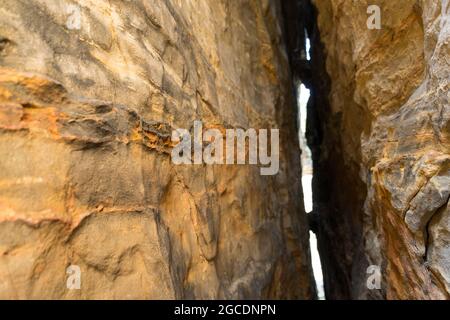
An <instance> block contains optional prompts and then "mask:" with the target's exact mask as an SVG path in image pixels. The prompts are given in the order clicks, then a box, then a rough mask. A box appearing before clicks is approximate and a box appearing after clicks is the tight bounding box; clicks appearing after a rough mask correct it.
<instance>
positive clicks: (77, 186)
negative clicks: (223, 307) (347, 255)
mask: <svg viewBox="0 0 450 320" xmlns="http://www.w3.org/2000/svg"><path fill="white" fill-rule="evenodd" d="M427 10H428V11H427V14H426V15H425V16H426V17H429V19H428V20H427V25H428V26H429V28H434V29H430V30H431V31H430V37H431V35H433V36H435V38H433V39H434V40H433V39H432V38H430V39H429V41H428V42H427V46H428V48H429V49H430V50H431V49H433V50H434V48H437V45H436V44H437V43H439V44H440V47H441V49H440V50H441V53H439V52H435V56H434V58H433V59H434V60H435V61H436V62H434V63H432V64H431V67H432V69H430V76H429V77H428V80H427V82H424V83H425V84H424V85H423V86H422V88H423V93H424V94H426V95H424V94H422V93H421V94H418V95H416V96H417V98H416V99H415V100H411V101H410V104H409V106H405V107H403V108H402V110H405V111H404V112H403V113H396V114H397V116H403V115H404V117H406V116H408V117H409V118H411V119H413V118H416V115H417V114H420V115H423V117H422V119H423V125H422V126H421V127H420V128H422V129H423V130H424V131H423V133H422V135H421V136H422V137H423V140H421V141H422V143H431V141H435V143H434V144H432V145H430V148H429V152H427V153H426V154H424V155H423V156H421V158H420V159H423V161H422V162H418V161H416V160H414V159H409V160H408V159H406V158H405V160H404V161H412V162H414V163H416V164H417V166H416V167H414V168H415V170H422V169H421V168H420V166H419V165H418V164H419V163H423V166H426V168H428V167H429V168H431V167H432V168H433V170H434V171H432V172H431V171H430V172H429V173H428V176H425V175H424V176H423V178H422V180H420V181H419V180H418V181H417V183H418V184H417V186H419V183H423V186H424V187H423V188H422V189H420V190H422V191H421V193H417V197H416V198H415V199H416V200H415V202H411V206H410V208H409V212H410V213H408V216H410V218H408V219H409V220H407V221H411V224H410V225H411V226H414V228H416V229H417V230H416V231H415V233H413V232H412V231H408V230H409V229H407V225H406V224H404V223H403V222H402V221H403V220H398V221H399V223H403V224H402V225H403V228H404V232H409V233H408V234H409V235H411V239H415V238H413V235H414V234H419V233H420V230H422V229H421V228H422V226H423V224H424V223H426V222H425V221H428V220H429V219H430V218H431V217H432V218H433V221H434V223H432V224H431V225H430V235H431V236H430V238H429V239H428V240H426V241H427V243H430V242H433V243H443V242H444V241H446V239H447V238H446V235H445V232H443V231H442V228H444V227H445V221H446V219H447V220H448V217H447V216H446V212H447V213H448V211H445V210H443V209H440V214H439V215H437V214H432V212H431V211H432V209H431V208H428V207H427V208H424V207H423V203H422V202H421V201H420V199H421V198H420V197H428V196H430V197H433V199H434V201H435V202H434V204H433V206H434V207H436V208H442V203H441V202H443V200H442V199H443V197H444V195H442V199H441V198H439V197H438V196H437V195H436V192H438V191H439V190H438V188H439V186H442V185H443V184H445V180H444V179H445V177H446V176H445V172H444V171H443V170H444V169H443V168H444V165H445V163H446V162H445V155H444V154H443V150H442V148H443V146H444V143H447V142H448V140H446V139H447V138H448V136H444V135H440V136H439V141H438V140H433V139H437V136H434V135H433V134H434V132H440V130H437V129H438V127H436V126H439V125H447V128H448V122H447V124H445V123H444V122H443V121H444V120H443V119H445V116H446V114H445V112H444V109H442V103H440V102H439V101H438V100H439V99H444V98H445V97H444V95H438V94H435V93H437V88H436V87H435V84H436V83H437V82H436V81H439V79H438V78H436V77H444V78H445V77H446V76H448V74H447V75H446V74H445V73H444V71H443V70H442V69H440V66H439V63H444V62H445V60H443V59H440V56H442V55H444V54H445V50H444V49H445V47H444V46H443V42H442V41H438V40H439V39H438V38H437V37H436V35H437V33H436V32H434V31H435V29H436V30H438V28H439V23H438V24H437V25H436V23H435V19H437V17H438V16H439V15H438V14H437V13H435V11H434V10H437V8H427ZM0 12H1V15H0V298H7V299H11V298H18V299H27V298H44V299H50V298H57V299H60V298H74V299H87V298H100V299H102V298H137V299H150V298H164V299H165V298H169V299H172V298H208V299H209V298H305V299H306V298H313V297H314V296H315V289H314V285H313V283H312V273H311V267H310V261H309V259H310V258H309V249H308V230H307V223H306V220H305V219H306V218H305V215H304V210H303V205H302V204H301V203H302V199H301V186H300V163H299V159H300V157H299V149H298V141H297V138H296V136H297V134H296V126H295V118H296V115H295V108H294V104H293V103H294V98H293V94H292V91H291V89H290V88H291V76H290V73H289V67H288V59H287V55H286V51H285V48H284V45H283V41H282V31H281V30H282V27H281V26H282V18H281V13H280V12H281V8H280V3H279V2H278V1H256V0H242V1H226V0H220V1H207V0H200V1H184V0H183V1H181V0H158V1H149V0H139V1H118V0H117V1H116V0H113V1H106V0H101V1H97V0H96V1H93V0H79V1H68V0H60V1H45V0H27V1H17V0H6V1H2V2H1V4H0ZM433 14H434V15H435V16H433ZM78 22H80V23H79V24H78ZM417 29H418V31H420V30H422V29H420V28H419V27H417ZM349 36H351V35H349ZM433 41H434V42H433ZM417 43H419V42H417ZM405 45H410V44H409V43H406V44H405ZM414 47H415V45H414ZM415 50H417V52H420V51H421V50H420V48H415ZM409 58H411V59H413V58H414V57H413V56H410V57H408V59H409ZM408 61H409V60H408ZM420 63H422V64H424V59H423V58H422V57H421V59H418V60H417V59H413V60H411V61H409V62H408V63H406V66H405V68H407V70H406V71H408V70H410V69H409V68H411V67H414V68H418V69H420V68H421V65H420ZM387 68H388V66H387ZM387 71H388V70H387ZM406 71H405V72H406ZM370 74H372V75H373V73H369V75H366V78H367V81H366V82H367V83H373V79H371V78H370V77H369V76H370ZM418 76H419V74H418V73H416V72H414V74H413V75H412V77H410V79H408V84H401V87H404V88H405V89H404V90H405V98H406V97H407V96H409V92H407V90H413V89H415V87H416V85H417V84H419V83H420V82H421V81H422V79H418V78H417V77H418ZM398 85H400V84H398ZM408 85H409V86H408ZM365 88H366V87H364V86H363V87H361V88H360V92H361V95H362V96H361V99H363V97H366V95H365V94H366V91H365ZM408 88H409V89H408ZM366 89H367V88H366ZM444 89H445V88H444V87H441V88H440V90H441V91H442V92H444V91H445V90H444ZM367 98H371V99H375V98H373V97H371V96H370V95H368V96H367ZM418 99H424V100H425V101H426V102H427V103H430V101H432V100H430V99H434V100H433V101H435V107H436V108H438V107H439V108H441V112H440V113H437V112H436V113H433V117H435V119H436V120H433V121H431V120H432V119H431V118H428V117H427V113H426V110H431V109H427V108H431V105H428V106H426V105H425V102H423V103H422V102H421V101H420V100H418ZM376 101H377V100H376ZM378 105H382V104H381V101H377V106H378ZM395 106H397V105H395ZM376 108H378V109H377V110H381V107H376ZM392 108H393V107H392ZM392 108H391V109H389V108H385V109H388V110H393V109H392ZM411 108H417V111H418V110H419V108H424V111H423V112H421V113H419V112H414V113H407V110H412V109H411ZM397 109H398V110H399V108H397ZM414 110H415V109H414ZM439 115H440V116H439ZM439 117H440V118H439ZM387 119H389V121H391V123H392V124H395V125H402V126H407V125H408V120H405V121H402V122H399V121H396V120H395V119H394V118H387ZM433 119H434V118H433ZM439 119H440V120H439ZM447 119H448V118H447ZM194 120H202V121H203V124H204V126H205V127H210V128H212V127H214V128H219V129H225V128H250V127H251V128H256V129H258V128H280V171H279V173H278V174H277V175H274V176H261V175H260V173H259V168H258V167H256V166H247V165H241V166H233V165H231V166H225V165H214V166H210V165H191V166H189V165H185V166H182V165H181V166H175V165H173V164H172V162H171V159H170V150H171V148H172V147H173V145H172V143H171V141H170V134H171V131H172V129H174V128H187V129H189V128H191V127H192V125H193V121H194ZM379 120H380V121H379V124H377V125H379V126H381V125H387V124H389V122H386V121H384V122H383V121H381V118H379ZM439 121H440V122H439ZM425 124H429V126H425ZM409 128H410V129H409V130H416V129H415V128H413V127H409ZM433 129H434V131H433ZM392 130H393V131H392V133H391V134H392V135H397V136H398V135H401V133H400V131H398V133H396V132H397V131H395V130H400V128H398V129H396V128H395V127H392ZM356 138H357V137H355V139H356ZM365 139H366V140H365V141H367V144H368V145H370V146H372V147H373V148H376V146H377V145H376V144H374V143H369V141H371V140H374V139H378V138H377V137H375V136H373V137H371V136H370V135H367V136H366V138H365ZM370 139H371V140H370ZM398 139H405V142H404V143H406V145H405V146H403V147H402V148H410V147H409V144H408V141H416V142H417V140H408V137H407V136H406V135H404V136H399V138H398ZM358 141H359V140H358ZM380 143H381V141H380ZM381 145H382V144H380V146H381ZM403 145H404V144H403ZM393 147H394V145H392V146H391V148H393ZM411 147H412V146H411ZM438 147H440V148H441V149H439V148H438ZM377 150H378V149H377ZM389 150H392V151H391V152H396V151H395V150H394V149H389ZM405 151H406V149H405ZM431 152H435V153H439V155H440V156H439V157H430V156H431V155H432V154H431ZM397 154H398V152H397ZM374 155H375V154H374ZM419 156H420V155H419V154H417V157H419ZM425 156H428V158H425ZM418 159H419V158H418ZM425 159H429V162H432V163H430V164H428V163H427V162H425ZM439 159H440V160H439ZM380 160H381V159H380ZM366 161H370V159H367V160H366ZM395 163H396V164H397V165H398V164H399V162H395ZM378 168H379V169H378V172H379V173H378V176H377V177H378V179H383V177H387V178H389V177H391V178H390V179H394V178H395V177H394V176H389V175H385V176H383V175H382V172H385V171H386V170H388V168H389V166H387V164H384V167H382V165H381V163H380V164H379V165H378ZM383 168H386V169H383ZM430 170H431V169H430ZM407 177H410V178H412V176H411V175H408V176H407ZM427 177H429V178H427ZM431 177H435V178H434V180H431ZM395 179H396V181H398V183H399V185H398V188H399V189H398V191H399V192H400V191H401V194H402V195H403V194H404V192H403V190H400V189H401V188H402V187H401V185H400V184H401V183H403V182H402V181H403V180H402V179H400V177H397V178H395ZM380 181H381V180H380ZM425 181H428V184H424V183H425ZM374 183H375V181H374ZM377 185H380V184H374V187H375V186H377ZM408 185H409V186H411V187H412V186H413V184H412V183H411V184H408ZM383 190H384V189H383ZM396 190H397V189H396ZM381 191H382V190H381V189H380V190H377V192H381ZM384 192H387V190H386V191H384ZM391 192H397V191H395V190H391ZM412 193H413V190H412V189H411V191H410V194H412ZM381 195H382V194H381V193H380V194H378V196H381ZM373 199H375V198H373ZM402 199H403V198H402ZM402 199H398V200H396V201H397V202H395V203H393V205H397V206H400V205H401V204H403V203H404V202H402V201H403V200H402ZM382 203H383V204H384V205H388V204H389V202H382ZM405 203H406V202H405ZM413 203H415V205H412V204H413ZM393 209H394V207H393ZM423 210H428V211H427V213H423ZM433 210H434V209H433ZM421 214H422V216H423V217H422V218H418V217H419V215H421ZM429 216H430V217H429ZM438 216H441V218H438ZM388 217H391V218H392V219H394V218H396V219H398V218H399V216H397V215H394V214H393V211H392V213H391V212H388V211H386V212H385V213H384V218H388ZM381 218H383V217H382V216H381V215H380V219H381ZM414 219H419V220H417V221H416V220H414ZM380 231H381V230H380ZM408 241H409V240H408ZM411 241H412V240H411ZM408 243H409V242H405V244H408ZM411 243H412V242H411ZM427 247H428V248H431V249H428V251H427V252H428V255H429V261H430V262H431V266H432V268H434V269H433V270H435V272H436V274H442V276H443V277H448V273H447V274H445V272H444V271H445V266H444V265H443V260H442V257H443V254H444V252H443V251H442V250H445V249H444V248H443V247H442V246H439V245H438V246H435V245H431V247H430V245H429V244H428V245H427ZM70 265H76V266H79V268H80V271H81V287H80V290H69V289H68V288H67V287H66V280H67V274H66V269H67V267H69V266H70ZM412 266H414V267H415V266H416V265H414V264H411V267H412ZM395 267H396V265H394V264H393V265H392V267H391V268H395ZM418 268H419V267H418ZM420 268H422V269H420V270H422V271H423V272H425V271H426V269H425V267H420ZM440 268H444V269H440ZM394 271H395V270H394ZM439 272H441V273H439ZM424 274H425V273H424ZM426 274H428V275H430V273H426Z"/></svg>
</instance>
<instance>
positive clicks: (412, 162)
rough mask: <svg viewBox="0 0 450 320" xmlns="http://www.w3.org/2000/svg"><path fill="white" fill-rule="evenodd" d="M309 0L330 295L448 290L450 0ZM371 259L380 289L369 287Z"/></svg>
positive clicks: (425, 294)
mask: <svg viewBox="0 0 450 320" xmlns="http://www.w3.org/2000/svg"><path fill="white" fill-rule="evenodd" d="M314 4H315V7H316V9H317V25H315V26H314V25H312V24H310V25H309V26H308V28H309V30H308V31H309V33H310V35H312V42H313V58H312V60H313V61H312V66H313V82H314V88H313V100H312V101H311V103H310V119H309V121H310V123H309V141H310V143H311V144H312V145H313V153H314V157H315V161H316V165H315V168H314V169H315V173H316V176H315V180H314V191H315V210H316V211H317V212H318V213H319V215H320V227H319V246H320V250H321V256H322V258H323V264H324V273H325V283H326V293H327V297H328V298H387V299H406V298H409V299H432V298H436V299H448V298H450V284H449V283H450V249H449V248H450V233H449V230H450V209H449V193H450V171H449V170H450V140H449V139H450V103H449V100H450V95H449V89H450V84H449V79H450V68H449V63H450V61H449V56H450V47H449V40H450V20H449V19H450V2H449V1H446V0H442V1H441V0H437V1H428V0H423V1H412V0H399V1H387V0H386V1H385V0H377V1H347V0H324V1H322V0H316V1H314ZM369 5H378V6H379V8H380V9H381V29H379V30H378V29H369V28H368V27H367V19H368V17H369V14H368V13H367V8H368V7H369ZM327 77H329V78H328V79H327ZM369 265H376V266H379V267H380V268H381V274H382V281H381V289H380V290H369V289H368V288H367V286H366V279H367V276H368V275H367V273H366V270H367V267H368V266H369Z"/></svg>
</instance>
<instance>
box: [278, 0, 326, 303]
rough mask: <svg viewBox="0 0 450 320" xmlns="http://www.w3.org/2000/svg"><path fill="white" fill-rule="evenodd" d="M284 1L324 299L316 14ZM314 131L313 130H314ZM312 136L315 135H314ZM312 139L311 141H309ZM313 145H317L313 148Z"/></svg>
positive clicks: (303, 3)
mask: <svg viewBox="0 0 450 320" xmlns="http://www.w3.org/2000/svg"><path fill="white" fill-rule="evenodd" d="M283 4H284V15H285V23H286V35H287V39H286V40H287V41H286V42H287V47H288V52H289V59H290V65H291V70H292V74H293V82H294V83H293V86H294V89H295V93H296V96H297V113H298V134H299V142H300V149H301V152H302V159H301V163H302V187H303V199H304V204H305V211H306V213H307V217H308V224H309V229H310V237H309V238H310V252H311V264H312V269H313V273H314V278H315V282H316V288H317V292H318V298H319V299H325V292H324V283H323V273H322V263H321V258H320V254H319V251H318V241H317V234H318V230H319V225H320V221H319V212H318V211H317V210H313V197H314V196H313V187H312V182H313V180H314V173H315V170H314V169H313V167H314V164H313V159H314V156H313V154H312V151H313V150H317V148H315V147H316V146H319V144H320V143H319V142H320V141H319V142H318V141H317V139H315V138H314V137H315V136H316V134H317V133H316V130H319V129H318V128H320V126H314V130H311V128H309V129H308V127H311V123H314V120H311V117H312V118H316V111H315V110H314V108H313V105H314V103H313V102H314V96H313V95H312V93H313V92H314V83H313V79H314V77H313V74H312V72H313V71H312V61H311V54H310V53H313V52H314V50H313V49H312V48H311V46H310V38H309V34H313V32H314V30H313V28H314V23H315V20H314V19H315V16H314V12H313V9H312V4H311V3H310V1H309V0H290V1H286V2H284V3H283ZM311 133H312V134H311ZM307 136H308V137H307ZM311 137H313V139H311ZM311 142H312V144H310V143H311ZM309 146H313V147H314V149H310V147H309Z"/></svg>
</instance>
